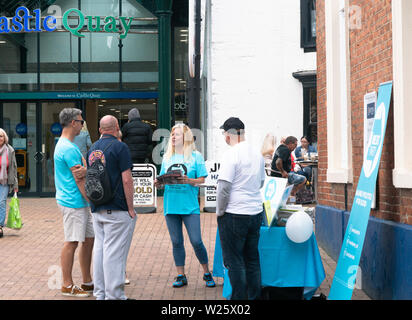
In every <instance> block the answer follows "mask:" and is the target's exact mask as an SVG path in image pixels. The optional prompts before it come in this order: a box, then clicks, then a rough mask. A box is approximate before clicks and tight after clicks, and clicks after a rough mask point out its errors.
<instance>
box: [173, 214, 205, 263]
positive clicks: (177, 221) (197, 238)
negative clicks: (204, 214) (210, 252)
mask: <svg viewBox="0 0 412 320" xmlns="http://www.w3.org/2000/svg"><path fill="white" fill-rule="evenodd" d="M182 222H183V223H184V224H185V226H186V230H187V234H188V235H189V239H190V243H191V244H192V246H193V249H194V251H195V254H196V257H197V259H198V260H199V262H200V264H207V263H208V261H209V260H208V257H207V251H206V248H205V246H204V244H203V241H202V235H201V231H200V214H167V215H166V224H167V229H168V230H169V234H170V239H171V240H172V244H173V258H174V260H175V265H176V267H183V266H184V265H185V259H186V252H185V246H184V240H183V228H182V225H183V224H182Z"/></svg>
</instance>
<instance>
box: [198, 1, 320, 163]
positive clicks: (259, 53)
mask: <svg viewBox="0 0 412 320" xmlns="http://www.w3.org/2000/svg"><path fill="white" fill-rule="evenodd" d="M208 9H209V12H208V15H209V17H208V22H209V23H210V26H209V34H208V37H207V41H206V50H207V54H206V56H207V64H208V65H207V70H208V74H207V77H208V86H207V87H208V99H207V100H208V105H207V107H206V108H207V109H206V112H207V121H206V123H207V158H208V159H219V156H218V155H219V154H222V151H224V150H225V149H226V148H227V146H226V145H225V143H224V140H223V138H222V135H221V130H219V127H220V126H221V125H222V123H223V122H224V121H225V120H226V119H227V118H228V117H230V116H236V117H239V118H240V119H241V120H242V121H243V122H244V123H245V126H246V134H247V139H248V140H251V141H253V143H254V144H257V145H259V147H260V146H261V144H262V142H263V139H264V136H265V135H266V134H267V133H268V132H272V133H273V134H274V135H275V136H276V137H277V138H278V142H279V140H280V137H281V136H288V135H294V136H296V137H297V138H298V139H299V138H300V137H301V135H302V134H303V89H302V84H301V83H300V82H299V81H298V80H296V79H295V78H293V76H292V73H293V72H296V71H302V70H316V53H304V51H303V49H301V48H300V1H299V0H260V1H258V2H240V1H237V0H208Z"/></svg>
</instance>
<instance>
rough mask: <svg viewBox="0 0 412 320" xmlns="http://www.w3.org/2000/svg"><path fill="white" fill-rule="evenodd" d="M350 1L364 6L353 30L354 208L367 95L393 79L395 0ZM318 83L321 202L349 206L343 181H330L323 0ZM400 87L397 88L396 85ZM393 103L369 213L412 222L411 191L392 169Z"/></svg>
mask: <svg viewBox="0 0 412 320" xmlns="http://www.w3.org/2000/svg"><path fill="white" fill-rule="evenodd" d="M350 5H356V6H359V7H361V8H362V26H361V29H359V30H358V29H352V30H350V34H349V37H350V40H349V41H350V44H349V46H350V72H351V88H350V101H351V121H352V127H351V133H352V150H351V151H352V162H353V184H349V185H347V186H346V188H347V202H346V204H347V208H346V209H347V210H348V211H350V210H351V205H352V203H353V197H354V193H355V191H356V186H357V183H358V180H359V176H360V172H361V169H362V161H363V98H364V95H365V94H366V93H368V92H371V91H376V92H378V89H379V84H380V83H382V82H386V81H391V80H392V79H393V78H392V74H393V71H392V23H391V17H392V12H391V11H392V10H391V0H352V1H350ZM317 86H318V117H319V118H318V135H319V142H318V149H319V186H318V203H319V204H321V205H325V206H330V207H334V208H338V209H341V210H344V209H345V185H343V184H329V183H327V182H326V173H327V166H328V164H327V121H326V120H327V119H326V103H327V101H326V49H325V0H318V1H317ZM394 90H396V88H394ZM393 128H394V122H393V106H391V111H390V114H389V118H388V125H387V130H386V136H385V142H384V146H383V150H382V158H381V163H380V169H379V176H378V182H377V185H378V187H377V209H376V210H372V212H371V215H372V216H375V217H377V218H381V219H385V220H391V221H395V222H400V223H405V224H412V190H411V189H396V188H395V187H394V186H393V181H392V170H393V168H394V147H393V146H394V143H393V142H394V140H393V139H394V134H393V132H394V130H393Z"/></svg>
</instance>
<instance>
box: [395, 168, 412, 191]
mask: <svg viewBox="0 0 412 320" xmlns="http://www.w3.org/2000/svg"><path fill="white" fill-rule="evenodd" d="M392 178H393V185H394V186H395V187H396V188H402V189H412V170H406V169H394V170H393V174H392Z"/></svg>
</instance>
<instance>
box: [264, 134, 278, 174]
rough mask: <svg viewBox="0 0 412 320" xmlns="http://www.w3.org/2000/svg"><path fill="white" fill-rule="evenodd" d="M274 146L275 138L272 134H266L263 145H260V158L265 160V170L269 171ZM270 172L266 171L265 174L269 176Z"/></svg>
mask: <svg viewBox="0 0 412 320" xmlns="http://www.w3.org/2000/svg"><path fill="white" fill-rule="evenodd" d="M275 144H276V138H275V137H274V135H273V134H271V133H268V134H267V135H266V137H265V140H263V145H262V150H261V152H262V156H263V158H264V159H265V169H270V166H271V164H272V160H273V153H274V152H275ZM269 171H270V170H266V172H267V174H268V175H270V172H269Z"/></svg>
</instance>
